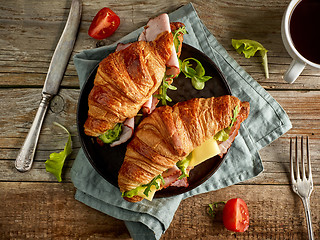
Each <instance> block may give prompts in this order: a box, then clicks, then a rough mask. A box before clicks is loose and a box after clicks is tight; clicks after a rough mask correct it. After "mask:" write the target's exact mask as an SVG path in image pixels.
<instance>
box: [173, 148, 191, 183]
mask: <svg viewBox="0 0 320 240" xmlns="http://www.w3.org/2000/svg"><path fill="white" fill-rule="evenodd" d="M191 156H192V152H191V153H190V154H189V155H188V156H187V157H186V158H185V159H183V160H180V161H179V162H177V163H176V165H177V167H178V168H179V169H180V170H181V172H182V174H181V175H180V176H179V180H181V179H182V178H184V177H189V174H188V173H187V168H188V167H189V163H190V160H191Z"/></svg>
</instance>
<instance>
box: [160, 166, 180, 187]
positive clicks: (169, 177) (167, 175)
mask: <svg viewBox="0 0 320 240" xmlns="http://www.w3.org/2000/svg"><path fill="white" fill-rule="evenodd" d="M180 175H181V171H180V169H179V168H178V167H177V166H176V165H174V166H173V167H172V168H170V169H168V170H167V171H164V172H163V173H162V177H163V179H164V182H165V184H164V185H163V188H166V187H169V186H170V185H171V184H172V183H174V182H175V181H177V180H178V178H179V177H180Z"/></svg>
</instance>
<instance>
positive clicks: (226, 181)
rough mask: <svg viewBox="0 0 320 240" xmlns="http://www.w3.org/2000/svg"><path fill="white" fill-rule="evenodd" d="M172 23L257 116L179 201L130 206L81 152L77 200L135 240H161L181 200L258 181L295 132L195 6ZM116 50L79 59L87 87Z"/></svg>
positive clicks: (76, 171) (81, 55)
mask: <svg viewBox="0 0 320 240" xmlns="http://www.w3.org/2000/svg"><path fill="white" fill-rule="evenodd" d="M159 14H160V13H159ZM169 17H170V20H171V21H180V22H183V23H184V24H185V25H186V29H187V31H188V34H187V35H185V40H184V42H186V43H187V44H189V45H192V46H194V47H195V48H198V49H199V50H201V51H202V52H204V53H205V54H206V55H207V56H208V57H210V58H211V59H212V60H213V61H214V62H215V63H216V65H217V66H218V67H219V68H220V70H221V71H222V72H223V74H224V76H225V77H226V79H227V81H228V83H229V85H230V87H231V91H232V94H233V95H234V96H236V97H238V98H239V99H240V100H241V101H248V102H250V106H251V110H250V115H249V117H248V119H247V120H246V121H245V122H244V123H243V124H242V125H241V128H240V133H239V135H238V136H237V137H236V139H235V141H234V143H233V145H232V147H231V148H230V149H229V153H228V155H227V157H226V159H225V161H224V162H223V164H222V165H221V167H220V168H219V169H218V170H217V172H216V173H215V174H213V175H212V176H211V177H210V178H209V179H208V180H207V181H206V182H204V183H203V184H201V185H200V186H198V187H197V188H195V189H193V190H191V191H189V192H187V193H184V194H181V195H178V196H174V197H169V198H160V199H159V198H158V199H154V200H153V201H152V202H149V201H147V200H143V201H141V202H138V203H130V202H126V201H125V200H123V199H122V197H121V194H120V192H119V189H117V188H116V187H114V186H113V185H111V184H110V183H108V182H107V181H106V180H105V179H104V178H102V177H101V176H100V175H99V174H98V173H97V172H96V171H95V170H94V169H93V167H92V166H91V164H90V163H89V162H88V159H87V158H86V157H85V155H84V153H83V151H82V150H80V151H79V154H78V156H77V158H76V160H75V162H74V164H73V167H72V170H71V178H72V181H73V183H74V185H75V187H76V188H77V191H76V195H75V198H76V199H77V200H79V201H81V202H83V203H84V204H86V205H88V206H90V207H92V208H95V209H97V210H99V211H101V212H104V213H106V214H108V215H110V216H112V217H115V218H118V219H121V220H124V221H125V224H126V226H127V228H128V230H129V232H130V234H131V237H132V238H133V239H139V240H140V239H159V238H160V237H161V235H162V234H163V233H164V232H165V231H166V229H167V228H168V227H169V225H170V223H171V221H172V218H173V216H174V213H175V211H176V210H177V208H178V206H179V204H180V202H181V200H183V199H185V198H187V197H191V196H194V195H197V194H200V193H205V192H208V191H213V190H217V189H220V188H224V187H227V186H230V185H233V184H236V183H239V182H242V181H245V180H247V179H249V178H252V177H255V176H257V175H258V174H259V173H261V172H262V171H263V166H262V163H261V159H260V156H259V153H258V151H259V150H260V149H261V148H263V147H264V146H266V145H267V144H269V143H271V142H272V141H274V140H275V139H277V138H278V137H280V136H281V135H282V134H284V133H285V132H286V131H288V130H289V129H290V128H291V123H290V120H289V118H288V116H287V114H286V113H285V111H284V110H283V109H282V108H281V106H280V105H279V104H278V103H277V102H276V101H275V100H274V99H273V98H272V97H271V96H270V95H269V94H268V93H267V92H266V91H265V90H264V89H263V88H262V87H261V86H260V85H259V84H258V83H257V82H256V81H255V80H253V79H252V78H251V77H250V76H249V74H247V73H246V72H245V71H244V70H243V69H242V68H241V67H240V66H239V65H238V64H237V63H236V61H235V60H234V59H232V58H231V57H230V56H229V55H228V53H227V52H226V51H225V49H224V48H223V47H222V46H221V45H220V44H219V43H218V42H217V40H216V39H215V38H214V36H213V35H212V34H211V33H210V32H209V31H208V29H207V28H206V27H205V26H204V24H203V23H202V22H201V20H200V19H199V17H198V15H197V13H196V11H195V9H194V8H193V6H192V4H191V3H190V4H188V5H185V6H183V7H181V8H179V9H177V10H176V11H174V12H172V13H171V14H169ZM141 31H142V28H140V29H138V30H136V31H134V32H132V33H130V34H129V35H127V36H126V37H124V38H123V39H121V40H119V41H118V42H123V43H126V42H132V41H136V39H137V36H138V35H139V34H140V33H141ZM116 44H117V43H114V44H112V45H110V46H105V47H101V48H97V49H92V50H86V51H83V52H81V53H79V54H77V55H75V57H74V63H75V66H76V69H77V72H78V75H79V81H80V86H81V87H82V85H83V84H84V82H85V80H86V79H87V78H88V76H89V74H90V72H91V71H92V69H93V68H94V67H95V66H96V65H97V64H98V63H99V62H100V61H101V60H102V59H103V58H105V57H106V56H107V55H108V54H109V53H111V52H113V51H114V49H115V47H116Z"/></svg>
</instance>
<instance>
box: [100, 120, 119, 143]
mask: <svg viewBox="0 0 320 240" xmlns="http://www.w3.org/2000/svg"><path fill="white" fill-rule="evenodd" d="M121 132H122V124H121V123H117V124H116V126H115V127H114V128H113V129H109V130H108V131H106V132H105V133H103V134H101V135H100V136H99V138H100V139H101V140H102V141H103V142H104V143H107V144H109V143H113V142H115V141H116V140H119V138H120V134H121Z"/></svg>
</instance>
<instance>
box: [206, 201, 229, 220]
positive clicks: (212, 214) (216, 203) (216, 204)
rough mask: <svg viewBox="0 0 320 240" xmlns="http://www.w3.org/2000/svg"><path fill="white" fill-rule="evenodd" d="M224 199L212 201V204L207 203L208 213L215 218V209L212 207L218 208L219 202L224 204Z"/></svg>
mask: <svg viewBox="0 0 320 240" xmlns="http://www.w3.org/2000/svg"><path fill="white" fill-rule="evenodd" d="M226 203H227V202H226V201H221V202H214V203H213V204H209V211H208V214H209V215H210V216H211V217H212V218H215V217H216V214H217V213H216V211H215V210H214V208H218V205H219V204H226ZM213 206H214V207H213Z"/></svg>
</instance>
